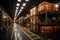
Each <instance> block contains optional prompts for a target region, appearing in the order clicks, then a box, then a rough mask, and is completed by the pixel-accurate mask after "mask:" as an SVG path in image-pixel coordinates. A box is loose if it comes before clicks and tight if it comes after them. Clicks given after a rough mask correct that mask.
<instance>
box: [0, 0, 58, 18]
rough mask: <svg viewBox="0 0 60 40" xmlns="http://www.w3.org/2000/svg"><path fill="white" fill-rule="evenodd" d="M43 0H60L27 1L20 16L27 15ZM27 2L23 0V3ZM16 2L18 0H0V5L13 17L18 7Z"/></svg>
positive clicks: (51, 0) (55, 0) (53, 0)
mask: <svg viewBox="0 0 60 40" xmlns="http://www.w3.org/2000/svg"><path fill="white" fill-rule="evenodd" d="M43 1H49V2H57V1H58V0H29V2H27V5H26V7H24V9H23V11H22V13H21V14H20V15H19V16H25V15H26V14H27V13H29V10H30V9H31V8H33V7H34V6H37V5H38V4H39V3H41V2H43ZM23 2H25V0H22V2H21V4H22V3H23ZM16 3H17V0H0V5H1V6H2V7H3V8H4V9H5V10H6V11H7V12H8V14H9V16H10V17H11V18H12V19H13V17H14V14H15V9H16Z"/></svg>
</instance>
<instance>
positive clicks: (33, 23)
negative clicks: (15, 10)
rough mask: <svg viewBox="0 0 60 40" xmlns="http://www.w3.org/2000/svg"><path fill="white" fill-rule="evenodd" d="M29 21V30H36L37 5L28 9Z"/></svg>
mask: <svg viewBox="0 0 60 40" xmlns="http://www.w3.org/2000/svg"><path fill="white" fill-rule="evenodd" d="M30 15H31V17H30V23H31V28H30V29H31V31H33V32H38V16H37V7H34V8H32V9H31V10H30Z"/></svg>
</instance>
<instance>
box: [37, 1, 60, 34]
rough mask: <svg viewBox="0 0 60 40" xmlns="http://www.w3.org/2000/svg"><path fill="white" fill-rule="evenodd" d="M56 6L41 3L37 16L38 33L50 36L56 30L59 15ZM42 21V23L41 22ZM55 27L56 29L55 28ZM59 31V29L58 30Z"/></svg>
mask: <svg viewBox="0 0 60 40" xmlns="http://www.w3.org/2000/svg"><path fill="white" fill-rule="evenodd" d="M58 11H59V8H58V5H56V4H53V3H49V2H42V3H41V4H39V6H38V14H39V24H40V32H42V33H44V34H50V33H53V32H55V31H57V30H58V28H59V27H60V26H59V27H58V20H59V19H58V18H60V17H58V16H60V15H59V13H57V12H58ZM42 21H43V22H42ZM55 26H56V27H55ZM59 29H60V28H59Z"/></svg>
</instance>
